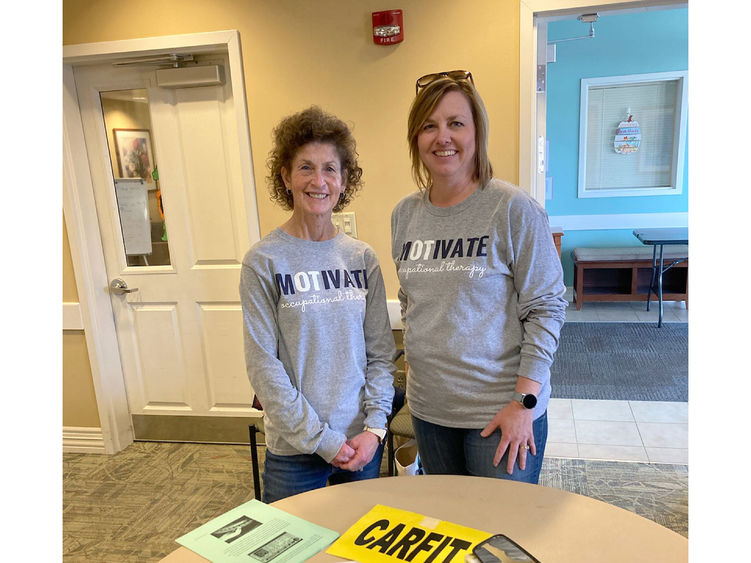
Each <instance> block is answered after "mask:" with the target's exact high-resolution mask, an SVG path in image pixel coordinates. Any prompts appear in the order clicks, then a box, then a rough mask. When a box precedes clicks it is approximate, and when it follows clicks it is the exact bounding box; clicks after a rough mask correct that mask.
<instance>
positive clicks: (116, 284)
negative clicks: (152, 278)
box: [110, 278, 138, 295]
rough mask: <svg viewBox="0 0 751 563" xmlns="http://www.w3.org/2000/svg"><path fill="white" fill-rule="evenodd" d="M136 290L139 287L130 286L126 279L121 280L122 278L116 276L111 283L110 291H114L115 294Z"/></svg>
mask: <svg viewBox="0 0 751 563" xmlns="http://www.w3.org/2000/svg"><path fill="white" fill-rule="evenodd" d="M134 291H138V288H137V287H128V284H127V283H125V280H121V279H120V278H115V279H114V280H112V283H110V292H111V293H114V294H115V295H123V294H125V293H133V292H134Z"/></svg>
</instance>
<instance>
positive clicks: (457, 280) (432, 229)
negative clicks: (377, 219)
mask: <svg viewBox="0 0 751 563" xmlns="http://www.w3.org/2000/svg"><path fill="white" fill-rule="evenodd" d="M391 240H392V254H393V258H394V262H395V264H396V268H397V273H398V276H399V282H400V284H401V289H400V290H399V299H400V302H401V308H402V321H403V322H404V327H405V332H404V346H405V358H406V360H407V361H408V362H409V368H410V371H409V377H408V378H407V397H408V399H409V405H410V411H411V412H412V414H414V415H415V416H417V417H418V418H420V419H422V420H426V421H428V422H431V423H434V424H439V425H442V426H449V427H454V428H483V427H484V426H485V425H486V424H488V423H489V422H490V420H491V419H492V418H493V417H494V416H495V415H496V414H497V413H498V411H499V410H500V409H501V408H503V407H504V406H505V405H506V404H508V403H509V401H510V400H511V398H512V395H513V393H514V387H515V385H516V381H517V377H518V376H524V377H528V378H529V379H533V380H535V381H537V382H538V383H540V384H541V388H540V392H539V395H538V403H537V406H536V407H535V413H534V417H535V418H537V417H538V416H540V415H542V413H543V412H544V411H545V409H547V405H548V400H549V398H550V365H551V364H552V362H553V354H554V353H555V351H556V349H557V347H558V337H559V334H560V329H561V326H562V325H563V321H564V319H565V309H566V306H567V302H566V301H565V300H564V299H563V295H564V291H565V287H564V285H563V271H562V268H561V262H560V260H559V258H558V253H557V251H556V249H555V245H554V243H553V238H552V236H551V234H550V227H549V225H548V219H547V214H546V213H545V210H544V209H543V208H542V207H541V206H540V205H539V204H538V203H537V202H536V201H535V200H534V199H532V198H531V197H529V196H528V195H527V194H525V193H524V192H522V191H521V190H520V189H519V188H517V187H515V186H513V185H511V184H508V183H506V182H502V181H500V180H496V179H494V180H491V181H490V182H489V183H488V185H487V186H485V188H484V189H478V190H477V191H475V192H474V193H473V194H472V195H471V196H469V197H468V198H467V199H466V200H464V201H463V202H461V203H459V204H458V205H455V206H452V207H436V206H434V205H432V204H431V203H430V201H429V199H428V197H427V192H426V193H420V192H416V193H413V194H411V195H409V196H407V197H405V198H404V199H402V200H401V201H400V202H399V203H398V204H397V205H396V207H395V208H394V211H393V213H392V216H391Z"/></svg>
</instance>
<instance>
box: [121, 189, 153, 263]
mask: <svg viewBox="0 0 751 563" xmlns="http://www.w3.org/2000/svg"><path fill="white" fill-rule="evenodd" d="M115 196H116V197H117V209H118V211H119V212H120V228H121V229H122V233H123V244H124V245H125V254H127V255H129V256H133V255H143V254H151V252H152V249H151V220H150V217H149V199H148V187H147V185H146V183H145V182H144V181H143V179H142V178H117V179H115Z"/></svg>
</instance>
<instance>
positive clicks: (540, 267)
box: [509, 197, 568, 383]
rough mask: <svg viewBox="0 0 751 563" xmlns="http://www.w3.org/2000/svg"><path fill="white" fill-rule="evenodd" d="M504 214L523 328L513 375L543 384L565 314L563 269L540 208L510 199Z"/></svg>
mask: <svg viewBox="0 0 751 563" xmlns="http://www.w3.org/2000/svg"><path fill="white" fill-rule="evenodd" d="M509 214H510V217H509V224H510V225H512V226H513V227H512V232H511V241H510V244H511V245H512V248H511V249H510V251H511V254H512V256H513V257H514V260H513V266H512V267H513V271H514V286H515V288H516V291H517V293H518V295H519V300H518V315H519V320H520V321H521V322H522V326H523V329H524V334H523V338H522V345H521V362H520V365H519V373H518V375H520V376H523V377H527V378H529V379H532V380H534V381H537V382H538V383H543V382H544V381H545V380H546V379H547V378H548V377H549V370H550V365H551V364H552V363H553V355H554V353H555V351H556V349H557V348H558V338H559V335H560V332H561V327H562V326H563V322H564V320H565V318H566V306H567V305H568V303H567V302H566V300H565V299H564V298H563V295H564V293H565V287H564V285H563V270H562V268H561V262H560V260H559V259H558V252H557V251H556V249H555V244H554V243H553V239H552V237H551V236H550V227H549V225H548V218H547V214H546V213H545V210H544V209H542V207H540V206H539V204H537V202H535V201H534V200H532V199H530V198H522V197H515V198H513V199H512V201H511V204H510V206H509Z"/></svg>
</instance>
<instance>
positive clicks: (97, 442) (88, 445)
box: [63, 426, 105, 454]
mask: <svg viewBox="0 0 751 563" xmlns="http://www.w3.org/2000/svg"><path fill="white" fill-rule="evenodd" d="M63 453H88V454H103V453H105V451H104V435H103V434H102V429H101V428H90V427H81V426H65V427H63Z"/></svg>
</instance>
